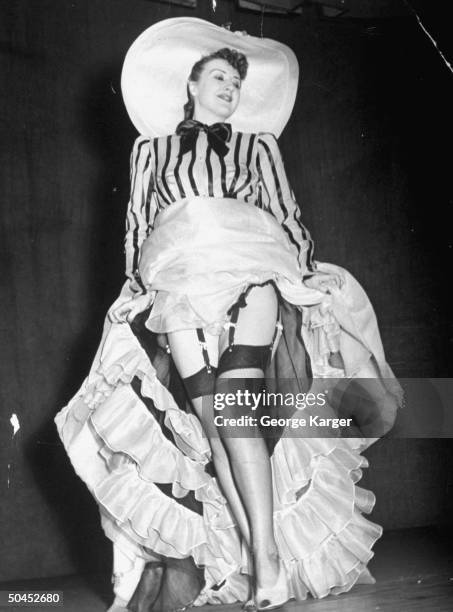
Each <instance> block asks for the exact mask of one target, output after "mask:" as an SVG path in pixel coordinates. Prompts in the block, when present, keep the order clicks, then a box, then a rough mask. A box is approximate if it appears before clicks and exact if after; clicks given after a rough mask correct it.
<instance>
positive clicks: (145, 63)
mask: <svg viewBox="0 0 453 612" xmlns="http://www.w3.org/2000/svg"><path fill="white" fill-rule="evenodd" d="M223 47H229V48H231V49H236V50H237V51H239V52H241V53H244V54H245V55H246V57H247V60H248V62H249V69H248V72H247V77H246V78H245V80H244V81H243V83H242V88H241V99H240V102H239V106H238V108H237V109H236V111H235V112H234V113H233V115H231V117H230V118H229V119H228V121H229V123H231V124H232V126H233V130H235V131H239V132H251V133H257V132H272V133H273V134H275V135H276V136H279V135H280V134H281V132H282V131H283V128H284V127H285V125H286V123H287V121H288V119H289V117H290V115H291V112H292V109H293V106H294V100H295V98H296V92H297V84H298V77H299V66H298V63H297V59H296V56H295V54H294V53H293V51H292V50H291V49H290V48H289V47H287V46H286V45H284V44H282V43H280V42H277V41H275V40H271V39H268V38H257V37H255V36H249V35H248V34H245V33H243V32H231V31H230V30H227V29H226V28H222V27H219V26H216V25H215V24H213V23H210V22H208V21H204V20H202V19H196V18H193V17H176V18H172V19H165V20H163V21H159V22H158V23H156V24H154V25H152V26H151V27H150V28H148V29H147V30H145V31H144V32H143V33H142V34H141V35H140V36H139V37H138V38H137V39H136V40H135V41H134V43H133V44H132V46H131V47H130V49H129V51H128V52H127V54H126V58H125V60H124V65H123V72H122V76H121V89H122V92H123V98H124V103H125V105H126V109H127V111H128V113H129V116H130V118H131V120H132V123H133V124H134V125H135V127H136V128H137V130H138V131H139V132H140V133H141V134H143V135H144V136H151V137H159V136H166V135H168V134H173V133H174V132H175V129H176V126H177V125H178V123H179V122H180V121H182V120H183V119H184V111H183V106H184V104H185V103H186V102H187V80H188V77H189V74H190V71H191V69H192V66H193V65H194V64H195V62H197V61H198V60H199V59H201V57H202V56H204V55H209V54H210V53H212V52H214V51H217V50H218V49H221V48H223Z"/></svg>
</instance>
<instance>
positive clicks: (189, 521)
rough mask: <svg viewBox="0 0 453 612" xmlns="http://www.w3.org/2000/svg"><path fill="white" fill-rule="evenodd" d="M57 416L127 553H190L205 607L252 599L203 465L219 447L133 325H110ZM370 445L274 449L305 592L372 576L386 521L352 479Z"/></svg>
mask: <svg viewBox="0 0 453 612" xmlns="http://www.w3.org/2000/svg"><path fill="white" fill-rule="evenodd" d="M135 376H137V377H138V378H139V379H140V381H141V394H142V395H143V396H146V397H147V398H150V399H151V400H153V402H154V405H155V407H156V408H157V409H158V410H160V411H162V412H163V413H164V414H165V424H166V426H167V427H168V428H169V429H170V430H171V431H172V433H173V435H174V439H175V442H176V445H175V444H173V443H172V442H170V441H169V440H168V439H167V438H166V437H165V436H164V435H163V433H162V431H161V429H160V426H159V424H158V423H157V422H156V420H155V419H154V418H153V417H152V415H151V414H150V413H149V412H148V410H147V409H146V407H145V405H144V404H143V402H142V400H141V399H140V398H139V397H138V395H137V394H136V393H135V392H134V391H133V389H132V388H131V385H130V383H131V381H132V379H133V378H134V377H135ZM99 389H102V395H101V396H100V395H98V396H97V397H98V399H97V401H96V402H95V403H94V404H93V399H92V398H93V396H96V394H97V393H98V390H99ZM88 402H90V403H91V407H90V406H89V405H88ZM56 423H57V427H58V430H59V433H60V436H61V438H62V440H63V442H64V444H65V448H66V450H67V452H68V455H69V457H70V458H71V461H72V463H73V465H74V468H75V470H76V472H77V473H78V475H79V476H80V477H81V478H82V479H83V480H84V482H85V483H86V484H87V486H88V487H89V489H90V491H91V492H92V494H93V495H94V497H95V499H96V500H97V502H98V504H99V506H100V509H101V515H102V524H103V527H104V530H105V532H106V534H107V536H108V537H110V538H111V539H112V540H113V541H117V542H122V541H123V542H127V545H128V548H129V554H131V553H130V550H131V549H132V550H133V548H134V546H135V549H136V554H140V555H141V556H143V555H145V556H146V551H147V550H151V551H153V552H154V553H157V554H160V555H164V556H170V557H177V558H184V557H187V556H192V557H193V559H194V561H195V563H196V564H197V565H198V566H203V567H204V568H205V569H204V572H205V579H206V588H205V589H204V591H203V592H202V593H201V594H200V596H199V598H198V600H197V603H198V604H202V603H219V602H221V603H229V602H234V601H237V600H244V599H245V598H246V597H247V580H246V579H245V577H244V575H243V574H241V570H243V567H244V555H243V550H242V549H241V542H240V538H239V535H238V531H237V529H236V527H235V525H234V521H233V519H232V516H231V513H230V511H229V508H228V505H227V503H226V500H225V498H224V497H223V496H222V495H221V493H220V491H219V488H218V485H217V482H216V480H215V479H214V478H212V477H211V476H209V475H208V473H207V472H206V471H205V465H206V463H207V462H208V461H209V459H210V449H209V444H208V442H207V439H206V438H205V437H203V433H202V429H201V425H200V423H199V421H198V420H197V419H196V418H195V417H194V416H193V415H192V414H190V413H186V412H183V411H181V410H180V409H179V408H178V407H177V405H176V404H175V402H174V400H173V398H172V396H171V394H170V393H169V392H168V391H167V389H166V388H165V387H164V386H163V385H162V383H160V382H159V380H158V379H157V377H156V373H155V371H154V368H153V366H152V365H151V363H150V362H149V360H148V358H147V356H146V354H145V352H144V351H143V349H142V347H141V346H140V344H139V343H138V341H137V339H136V338H135V337H134V335H133V333H132V331H131V330H130V328H129V326H127V325H118V324H114V325H112V324H110V323H108V322H107V323H106V327H105V332H104V338H103V342H102V348H101V350H100V351H99V352H98V355H97V357H96V360H95V363H94V365H93V368H92V370H91V372H90V376H89V377H88V379H87V380H86V381H85V383H84V385H82V388H81V390H80V391H79V393H78V394H77V395H76V396H75V398H74V399H73V400H72V401H71V402H70V404H69V405H68V406H67V407H66V408H64V409H63V410H62V411H61V412H60V413H59V414H58V415H57V417H56ZM365 445H366V441H365V440H362V439H357V440H341V439H327V438H326V439H324V438H323V439H317V438H311V439H306V438H287V437H283V438H281V440H280V441H279V442H278V443H277V445H276V447H275V451H274V454H273V457H272V470H273V474H274V478H273V481H274V503H275V514H274V520H275V533H276V540H277V544H278V548H279V552H280V555H281V557H282V559H283V562H284V563H285V566H286V568H287V571H288V576H289V579H290V584H291V589H292V595H293V596H294V597H296V598H297V599H304V598H305V597H306V596H307V593H308V592H310V593H311V594H312V595H313V596H315V597H323V596H325V595H327V594H328V593H329V592H335V593H337V592H342V591H344V590H348V589H349V588H351V586H352V585H353V584H354V583H355V582H356V581H357V580H358V579H359V578H360V577H362V579H363V578H364V577H366V572H365V567H366V564H367V562H368V561H369V559H370V558H371V556H372V553H371V547H372V545H373V543H374V542H375V540H376V539H377V538H378V537H379V536H380V534H381V529H380V527H378V526H376V525H374V524H373V523H371V522H370V521H368V520H366V519H364V518H363V516H362V514H361V513H362V512H369V511H370V510H371V509H372V507H373V505H374V496H373V495H372V494H371V493H369V492H367V491H365V490H363V489H361V488H360V487H358V486H357V485H356V484H355V483H356V482H357V480H358V479H359V478H360V475H361V469H362V468H363V467H366V465H367V463H366V460H365V459H364V458H362V457H361V456H360V454H359V452H360V450H361V449H362V448H363V447H364V446H365ZM156 483H162V484H164V483H165V484H171V486H172V493H173V495H174V496H175V497H182V496H183V495H185V494H186V493H187V492H188V491H192V492H193V493H194V495H195V498H196V500H198V501H199V502H201V503H202V506H203V515H202V516H201V515H199V514H196V513H195V512H192V511H190V510H188V509H187V508H185V507H184V506H183V505H181V504H179V503H178V502H177V501H175V500H174V499H172V498H170V497H169V496H167V495H165V494H164V493H162V491H161V490H160V489H159V487H158V486H156ZM223 581H225V583H224V585H223V586H222V588H220V589H216V590H213V589H212V587H213V586H214V585H217V584H219V583H221V582H223Z"/></svg>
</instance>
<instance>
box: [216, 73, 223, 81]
mask: <svg viewBox="0 0 453 612" xmlns="http://www.w3.org/2000/svg"><path fill="white" fill-rule="evenodd" d="M214 78H215V79H217V80H218V81H223V74H216V75H215V76H214Z"/></svg>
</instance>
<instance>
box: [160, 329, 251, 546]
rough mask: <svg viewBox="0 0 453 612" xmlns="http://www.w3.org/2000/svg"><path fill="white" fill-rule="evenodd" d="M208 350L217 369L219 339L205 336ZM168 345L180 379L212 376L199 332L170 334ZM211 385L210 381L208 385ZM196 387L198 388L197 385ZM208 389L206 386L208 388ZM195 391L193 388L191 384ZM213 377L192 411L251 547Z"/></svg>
mask: <svg viewBox="0 0 453 612" xmlns="http://www.w3.org/2000/svg"><path fill="white" fill-rule="evenodd" d="M205 339H206V345H207V346H206V348H207V351H208V355H209V362H210V364H211V365H212V366H214V367H217V363H218V354H219V338H218V336H211V335H209V334H205ZM168 343H169V346H170V350H171V355H172V358H173V361H174V363H175V366H176V368H177V370H178V372H179V374H180V376H181V378H182V379H183V380H184V379H188V378H189V377H193V376H194V375H195V374H197V373H199V374H200V378H199V379H198V380H201V381H202V380H203V373H204V375H205V376H209V375H208V373H207V370H206V364H205V361H204V358H203V354H202V351H201V347H200V343H199V340H198V337H197V332H196V330H193V329H192V330H183V331H177V332H171V333H169V334H168ZM206 381H207V382H208V383H209V380H208V379H205V382H206ZM195 386H196V385H195ZM205 386H206V385H205ZM192 388H193V385H192ZM213 394H214V377H212V388H211V389H210V392H209V394H206V393H205V391H203V395H198V396H197V393H196V391H195V392H194V394H192V395H195V397H192V398H191V402H192V405H193V408H194V410H195V412H196V414H197V416H198V418H199V419H200V421H201V423H202V426H203V429H204V431H205V433H206V435H207V437H208V438H209V442H210V446H211V453H212V460H213V463H214V467H215V472H216V477H217V481H218V483H219V485H220V488H221V489H222V493H223V494H224V495H225V497H226V498H227V500H228V503H229V505H230V508H231V510H232V512H233V515H234V518H235V519H236V522H237V524H238V527H239V530H240V532H241V535H242V537H243V538H244V540H245V542H246V544H247V546H248V547H250V528H249V524H248V520H247V515H246V513H245V511H244V507H243V504H242V501H241V498H240V496H239V494H238V491H237V487H236V484H235V482H234V480H233V476H232V472H231V466H230V462H229V460H228V456H227V454H226V451H225V447H224V446H223V444H222V440H221V439H220V438H219V437H218V434H217V430H216V428H215V425H214V408H213Z"/></svg>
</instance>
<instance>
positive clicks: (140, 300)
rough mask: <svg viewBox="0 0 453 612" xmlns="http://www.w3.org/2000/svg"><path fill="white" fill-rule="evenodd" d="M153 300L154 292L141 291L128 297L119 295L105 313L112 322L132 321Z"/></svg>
mask: <svg viewBox="0 0 453 612" xmlns="http://www.w3.org/2000/svg"><path fill="white" fill-rule="evenodd" d="M153 300H154V292H153V291H152V292H150V293H143V294H139V295H136V296H134V297H133V298H130V297H129V296H124V295H120V297H119V298H118V299H117V300H115V301H114V302H113V304H112V306H111V307H110V310H109V311H108V313H107V316H108V318H109V319H110V321H111V322H112V323H126V322H127V323H132V321H133V320H134V318H135V317H136V316H137V315H138V314H139V313H140V312H143V311H144V310H146V309H147V308H149V307H150V306H151V304H152V303H153Z"/></svg>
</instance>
